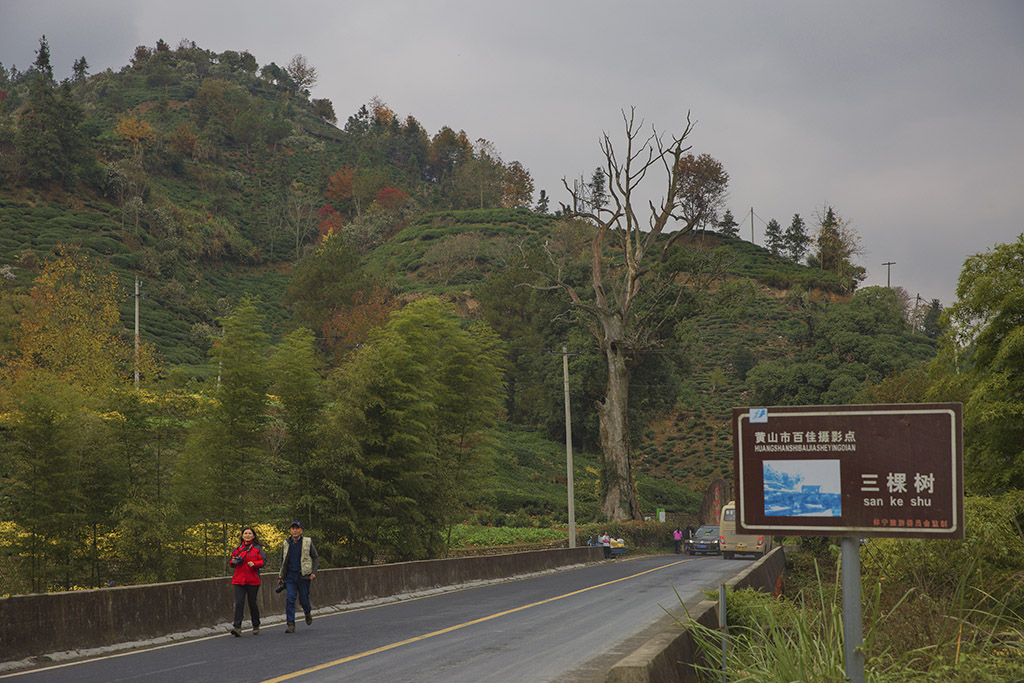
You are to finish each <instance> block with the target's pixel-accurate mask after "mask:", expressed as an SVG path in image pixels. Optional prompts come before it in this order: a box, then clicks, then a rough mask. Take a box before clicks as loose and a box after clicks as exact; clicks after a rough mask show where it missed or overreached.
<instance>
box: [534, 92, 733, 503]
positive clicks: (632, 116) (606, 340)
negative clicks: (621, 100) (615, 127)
mask: <svg viewBox="0 0 1024 683" xmlns="http://www.w3.org/2000/svg"><path fill="white" fill-rule="evenodd" d="M623 121H624V124H625V133H626V136H625V154H624V156H622V157H620V156H619V155H618V154H617V152H616V150H615V147H614V145H613V144H612V141H611V138H610V137H609V136H608V134H607V133H605V134H604V136H603V138H602V141H601V152H602V154H603V156H604V170H605V174H606V176H607V179H608V194H609V199H610V201H609V202H608V204H606V205H605V206H604V207H595V206H594V205H593V203H590V204H587V203H585V202H584V201H582V200H583V197H582V196H581V195H580V194H579V192H580V190H579V188H575V189H574V188H571V187H569V184H568V183H567V182H566V181H565V180H564V179H563V181H562V183H563V185H565V187H566V189H567V190H568V191H569V193H570V195H571V197H572V205H571V206H567V205H564V204H563V205H562V210H563V213H564V214H566V215H567V216H568V217H574V218H577V219H582V220H584V221H585V222H586V223H587V224H589V225H590V226H591V231H590V236H589V244H588V246H589V249H590V253H589V260H590V289H591V290H592V294H593V296H592V297H591V296H589V295H588V296H586V297H584V296H582V295H581V292H580V291H577V289H576V287H574V286H573V285H572V284H571V283H569V282H567V281H566V280H565V278H563V277H562V272H563V271H562V269H561V268H560V267H559V266H558V260H559V259H558V258H557V256H556V254H555V253H554V252H553V251H552V250H551V249H550V248H547V247H546V251H547V253H548V256H549V259H550V261H551V264H552V265H553V266H554V268H553V272H551V273H548V278H549V281H548V286H549V288H557V289H561V290H563V291H565V292H566V294H567V295H568V297H569V301H570V302H571V304H572V306H573V308H574V309H575V310H576V311H577V312H578V313H579V314H580V317H581V319H583V320H584V321H585V322H586V324H587V326H588V328H589V329H590V331H591V333H592V334H593V336H594V338H595V340H596V341H597V343H598V346H599V347H600V349H601V352H602V354H603V355H604V358H605V362H606V365H607V373H608V378H607V385H606V387H605V395H604V398H603V399H602V400H600V401H598V402H597V405H596V408H597V412H598V423H599V426H600V441H601V449H602V452H603V458H604V468H603V470H604V471H603V475H602V501H601V509H602V511H603V512H604V513H605V515H606V516H607V517H608V519H609V520H612V521H621V520H628V519H642V513H641V510H640V505H639V501H638V499H637V494H636V486H635V484H634V481H633V475H632V469H631V461H630V445H629V428H628V427H629V425H628V417H627V408H628V405H629V383H630V378H631V374H632V370H633V367H634V366H635V364H636V361H637V353H638V352H639V351H642V350H645V349H649V348H651V347H652V346H653V345H656V344H657V343H658V341H657V340H658V338H659V335H658V331H659V330H660V329H661V327H662V326H663V325H664V324H665V322H666V321H667V320H668V319H669V318H670V317H671V316H672V315H673V314H674V311H675V310H676V308H677V306H678V304H679V301H680V297H681V295H682V293H683V292H684V291H685V287H686V285H687V282H685V281H683V280H684V278H683V277H682V272H683V271H688V272H689V273H690V274H691V275H692V274H694V273H699V272H700V269H696V270H695V269H693V268H686V267H682V268H680V267H679V266H678V264H677V265H676V266H674V267H673V266H672V265H671V264H666V263H665V258H666V256H667V255H668V253H669V247H671V246H672V245H673V244H674V243H675V242H677V241H678V240H679V239H680V238H681V237H682V236H683V235H685V234H687V233H689V232H691V231H692V230H693V229H694V227H695V226H697V225H700V224H702V222H703V221H704V220H706V218H707V211H709V210H713V207H715V206H716V205H717V202H716V199H717V198H718V197H719V195H721V194H724V192H725V186H726V184H727V183H728V176H727V175H725V173H724V171H721V164H718V170H719V171H720V180H721V182H719V183H717V184H715V183H694V182H691V181H692V177H691V176H692V174H693V164H692V163H687V159H692V156H691V157H686V154H687V152H689V150H690V147H689V146H688V145H687V143H686V140H687V138H688V137H689V135H690V133H691V132H692V131H693V127H694V123H695V122H693V121H691V119H690V115H689V113H687V117H686V126H685V128H684V129H683V132H682V133H681V134H680V135H678V136H665V135H663V134H661V133H658V132H657V131H656V130H655V129H654V128H653V127H652V128H651V129H650V132H649V133H645V132H644V129H645V126H644V123H643V121H637V119H636V112H635V109H632V108H631V109H630V111H629V112H628V113H627V112H625V111H623ZM715 163H716V164H717V162H715ZM658 171H661V172H663V174H664V180H663V182H664V185H663V188H664V195H663V197H662V199H661V201H660V202H659V203H657V204H655V202H654V201H647V203H646V206H640V207H639V210H638V206H637V203H638V201H642V200H638V197H637V194H638V192H637V188H639V187H640V186H641V184H643V183H645V181H647V180H648V175H649V174H654V173H657V172H658ZM694 186H699V187H700V188H701V189H700V190H694V189H693V187H694ZM697 191H700V192H705V193H707V196H705V197H694V196H692V193H693V192H697ZM685 193H690V194H685ZM641 212H642V213H646V214H649V215H648V216H647V220H646V222H644V221H641V219H640V215H639V213H641ZM670 227H675V228H677V230H676V232H674V233H673V234H671V236H670V237H667V238H666V236H665V232H666V229H667V228H670ZM691 265H692V264H691ZM698 277H699V275H698ZM641 295H642V297H643V298H642V305H638V304H640V303H641Z"/></svg>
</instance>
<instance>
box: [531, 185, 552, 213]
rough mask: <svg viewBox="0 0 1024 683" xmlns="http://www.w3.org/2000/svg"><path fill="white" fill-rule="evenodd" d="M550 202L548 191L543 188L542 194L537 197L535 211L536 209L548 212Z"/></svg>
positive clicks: (538, 211) (540, 211)
mask: <svg viewBox="0 0 1024 683" xmlns="http://www.w3.org/2000/svg"><path fill="white" fill-rule="evenodd" d="M549 203H550V200H549V198H548V191H547V190H541V191H540V196H539V197H538V198H537V206H536V208H534V211H536V212H537V213H547V212H548V204H549Z"/></svg>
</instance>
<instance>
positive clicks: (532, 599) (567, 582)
mask: <svg viewBox="0 0 1024 683" xmlns="http://www.w3.org/2000/svg"><path fill="white" fill-rule="evenodd" d="M749 564H750V560H723V559H722V558H721V557H718V556H709V557H689V556H687V555H654V556H641V557H636V558H632V559H626V558H623V559H618V560H613V561H610V562H603V563H601V564H598V565H592V566H587V567H583V568H579V569H573V570H567V571H561V572H556V573H551V574H545V575H540V576H534V577H531V578H525V579H520V580H515V581H507V582H503V583H496V584H491V585H487V586H480V587H477V588H470V589H467V590H460V591H455V592H450V593H444V594H441V595H434V596H431V597H424V598H416V599H410V600H405V601H400V602H393V603H389V604H384V605H380V606H376V607H368V608H363V609H354V610H348V611H330V612H327V613H324V614H317V612H316V582H315V581H314V585H313V594H312V600H313V606H314V620H313V624H312V625H311V626H307V625H306V624H305V623H303V622H302V618H301V614H300V615H299V620H298V625H297V632H296V633H291V634H288V633H285V632H284V624H283V623H273V624H269V623H267V622H266V616H265V617H264V619H265V621H264V625H263V628H262V629H261V630H260V634H259V635H258V636H253V635H252V634H251V632H249V631H248V630H246V631H245V633H244V635H243V636H242V637H241V638H235V637H232V636H231V635H229V634H227V633H226V632H225V634H224V635H217V636H209V637H205V638H198V639H196V640H190V641H185V642H179V643H175V644H172V645H164V646H160V647H155V648H150V649H140V650H133V651H130V652H123V653H119V654H115V655H108V656H103V657H97V658H93V659H89V660H84V661H78V662H73V663H68V664H62V665H59V666H54V667H48V668H40V669H35V670H32V671H26V672H19V673H16V674H9V675H7V676H0V679H8V678H9V679H11V680H12V681H14V680H17V681H18V683H36V682H38V681H47V682H50V681H58V682H62V681H67V682H69V683H70V682H74V683H101V682H102V683H118V682H122V681H145V682H146V683H162V682H165V681H166V682H172V681H173V682H174V683H177V682H179V681H190V682H193V681H194V682H197V683H198V682H203V681H210V682H211V683H212V682H216V683H234V682H238V683H243V682H248V681H253V682H263V683H270V682H274V683H277V682H279V681H282V682H283V681H296V682H297V683H321V682H324V681H360V682H362V681H387V682H399V681H444V682H445V683H460V682H465V683H470V682H472V683H477V682H480V681H502V682H505V681H530V682H535V681H563V682H564V681H574V682H575V681H602V680H604V676H605V673H606V672H607V670H608V669H609V668H610V667H611V666H612V665H613V664H614V663H615V662H616V661H618V659H620V658H621V657H623V656H625V655H626V654H628V653H629V652H630V651H632V649H634V648H635V647H636V646H638V645H639V644H640V643H641V642H643V640H645V639H646V638H647V637H649V636H650V635H651V628H652V626H653V625H654V624H655V623H656V622H658V621H659V620H662V619H663V618H664V617H665V611H664V609H663V607H664V608H666V609H670V610H671V611H672V612H673V613H676V614H680V613H682V607H681V605H680V598H682V600H683V601H684V602H685V603H686V605H687V606H691V605H693V604H696V603H697V602H699V601H700V600H701V599H702V598H703V595H702V593H701V591H703V590H709V589H717V587H718V584H719V583H720V582H721V581H725V580H727V579H729V578H731V577H732V576H733V575H734V574H736V573H737V572H738V571H740V570H741V569H743V568H745V567H746V566H748V565H749ZM677 593H678V596H677ZM224 599H225V600H230V599H231V598H230V596H229V595H228V594H227V593H225V597H224ZM247 616H248V615H247ZM245 625H246V626H247V625H248V622H245Z"/></svg>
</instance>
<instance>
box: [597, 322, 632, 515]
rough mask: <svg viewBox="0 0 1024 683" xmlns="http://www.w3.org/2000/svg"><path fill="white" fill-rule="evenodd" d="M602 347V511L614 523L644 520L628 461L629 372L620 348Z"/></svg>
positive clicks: (613, 345) (599, 408)
mask: <svg viewBox="0 0 1024 683" xmlns="http://www.w3.org/2000/svg"><path fill="white" fill-rule="evenodd" d="M603 346H604V347H605V348H604V353H605V360H606V361H607V363H608V385H607V388H606V391H605V398H604V401H598V402H597V416H598V424H599V426H600V434H601V452H602V453H603V454H604V476H602V477H601V486H602V491H601V495H602V501H601V510H602V511H603V512H604V513H605V515H606V516H607V517H608V521H611V522H623V521H626V520H631V519H643V515H642V514H641V512H640V501H639V500H638V499H637V495H636V488H635V487H634V485H633V475H632V472H631V471H630V470H631V465H630V461H629V418H628V417H627V408H628V406H629V378H630V368H629V365H628V363H627V361H626V358H625V354H624V351H623V349H622V348H621V346H620V345H619V344H617V343H616V342H608V343H606V344H603Z"/></svg>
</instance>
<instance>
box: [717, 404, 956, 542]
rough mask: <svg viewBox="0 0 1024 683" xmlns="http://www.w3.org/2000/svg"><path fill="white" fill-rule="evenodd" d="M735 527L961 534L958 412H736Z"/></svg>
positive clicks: (928, 408)
mask: <svg viewBox="0 0 1024 683" xmlns="http://www.w3.org/2000/svg"><path fill="white" fill-rule="evenodd" d="M732 427H733V458H734V473H735V493H736V495H735V498H736V526H737V532H739V533H750V534H771V535H776V536H787V535H789V536H856V537H862V538H863V537H894V538H932V539H936V538H944V539H951V538H963V535H964V518H963V496H964V487H963V406H962V404H960V403H914V404H885V405H840V406H776V407H768V408H764V407H759V408H733V411H732Z"/></svg>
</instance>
